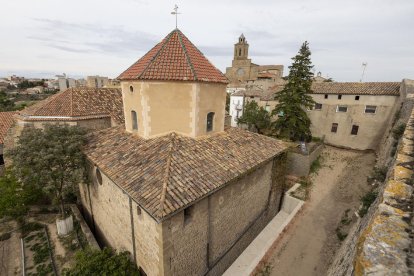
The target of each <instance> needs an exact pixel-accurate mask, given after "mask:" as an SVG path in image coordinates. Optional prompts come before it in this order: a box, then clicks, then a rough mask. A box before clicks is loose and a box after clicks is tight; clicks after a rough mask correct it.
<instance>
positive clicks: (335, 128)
mask: <svg viewBox="0 0 414 276" xmlns="http://www.w3.org/2000/svg"><path fill="white" fill-rule="evenodd" d="M337 131H338V124H337V123H333V124H332V128H331V132H333V133H336V132H337Z"/></svg>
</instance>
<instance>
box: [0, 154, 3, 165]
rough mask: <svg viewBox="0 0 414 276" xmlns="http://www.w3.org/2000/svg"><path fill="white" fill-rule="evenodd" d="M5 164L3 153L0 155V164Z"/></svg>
mask: <svg viewBox="0 0 414 276" xmlns="http://www.w3.org/2000/svg"><path fill="white" fill-rule="evenodd" d="M1 165H4V158H3V154H1V155H0V166H1Z"/></svg>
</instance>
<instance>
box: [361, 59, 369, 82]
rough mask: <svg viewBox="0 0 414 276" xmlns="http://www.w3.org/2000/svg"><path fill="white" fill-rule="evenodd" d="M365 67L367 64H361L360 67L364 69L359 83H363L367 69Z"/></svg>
mask: <svg viewBox="0 0 414 276" xmlns="http://www.w3.org/2000/svg"><path fill="white" fill-rule="evenodd" d="M367 65H368V62H363V63H362V67H364V69H363V70H362V76H361V80H360V82H363V81H364V75H365V69H366V68H367Z"/></svg>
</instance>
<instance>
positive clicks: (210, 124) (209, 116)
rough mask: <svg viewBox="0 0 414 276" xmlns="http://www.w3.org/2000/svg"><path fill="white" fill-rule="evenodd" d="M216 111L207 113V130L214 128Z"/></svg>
mask: <svg viewBox="0 0 414 276" xmlns="http://www.w3.org/2000/svg"><path fill="white" fill-rule="evenodd" d="M213 122H214V112H210V113H208V114H207V132H209V131H212V130H213Z"/></svg>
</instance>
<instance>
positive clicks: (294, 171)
mask: <svg viewBox="0 0 414 276" xmlns="http://www.w3.org/2000/svg"><path fill="white" fill-rule="evenodd" d="M322 150H323V144H321V145H319V146H317V147H316V148H314V149H313V150H312V152H310V154H303V153H300V152H295V151H290V152H289V153H288V159H287V162H288V169H287V173H288V174H290V175H295V176H307V175H308V174H309V171H310V167H311V165H312V163H313V161H315V160H316V159H317V158H318V157H319V155H320V154H321V152H322Z"/></svg>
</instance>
